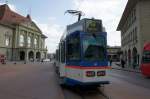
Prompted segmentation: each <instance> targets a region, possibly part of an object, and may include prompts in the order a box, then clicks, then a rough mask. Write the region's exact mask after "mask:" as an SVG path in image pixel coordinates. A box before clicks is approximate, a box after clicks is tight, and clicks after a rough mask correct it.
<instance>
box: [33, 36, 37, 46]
mask: <svg viewBox="0 0 150 99" xmlns="http://www.w3.org/2000/svg"><path fill="white" fill-rule="evenodd" d="M34 46H35V48H37V38H35V39H34Z"/></svg>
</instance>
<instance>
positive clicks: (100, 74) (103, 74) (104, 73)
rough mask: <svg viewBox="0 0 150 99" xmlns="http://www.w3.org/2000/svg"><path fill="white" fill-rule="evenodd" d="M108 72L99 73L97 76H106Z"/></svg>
mask: <svg viewBox="0 0 150 99" xmlns="http://www.w3.org/2000/svg"><path fill="white" fill-rule="evenodd" d="M105 75H106V72H105V71H98V72H97V76H105Z"/></svg>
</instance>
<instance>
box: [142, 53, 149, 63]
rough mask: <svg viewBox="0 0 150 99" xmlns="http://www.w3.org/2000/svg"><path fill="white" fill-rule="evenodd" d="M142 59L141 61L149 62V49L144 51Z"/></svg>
mask: <svg viewBox="0 0 150 99" xmlns="http://www.w3.org/2000/svg"><path fill="white" fill-rule="evenodd" d="M142 59H143V63H150V51H144V53H143V58H142Z"/></svg>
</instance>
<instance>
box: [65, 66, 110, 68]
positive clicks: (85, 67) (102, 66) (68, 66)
mask: <svg viewBox="0 0 150 99" xmlns="http://www.w3.org/2000/svg"><path fill="white" fill-rule="evenodd" d="M65 68H72V69H112V67H110V66H90V67H85V66H65Z"/></svg>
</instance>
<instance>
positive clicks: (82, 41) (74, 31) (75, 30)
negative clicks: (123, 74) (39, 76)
mask: <svg viewBox="0 0 150 99" xmlns="http://www.w3.org/2000/svg"><path fill="white" fill-rule="evenodd" d="M106 48H107V33H106V32H105V31H104V28H103V26H102V20H98V19H87V18H85V19H82V20H80V21H78V22H76V23H74V24H71V25H68V26H67V29H66V32H65V33H64V34H63V36H62V38H61V40H60V43H59V47H58V49H57V50H56V63H55V64H56V68H57V72H58V75H59V77H60V79H61V83H60V84H61V85H64V84H65V85H70V86H78V85H79V86H100V85H102V84H103V85H104V84H109V83H110V82H109V79H108V76H107V71H109V70H110V69H111V67H110V66H108V60H107V49H106Z"/></svg>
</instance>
